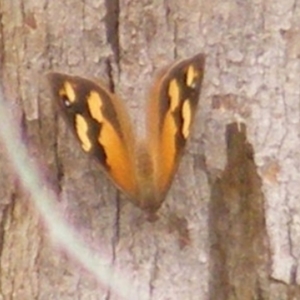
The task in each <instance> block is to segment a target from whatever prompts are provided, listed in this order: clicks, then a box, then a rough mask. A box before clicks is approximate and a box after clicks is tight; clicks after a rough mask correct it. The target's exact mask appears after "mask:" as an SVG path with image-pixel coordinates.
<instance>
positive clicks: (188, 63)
mask: <svg viewBox="0 0 300 300" xmlns="http://www.w3.org/2000/svg"><path fill="white" fill-rule="evenodd" d="M204 63H205V58H204V55H203V54H198V55H196V56H194V57H192V58H190V59H186V60H182V61H179V62H177V63H175V64H174V65H172V66H171V67H170V68H167V69H166V70H165V71H164V72H163V73H162V74H161V75H160V76H159V77H158V79H157V81H156V83H155V85H154V87H153V89H152V93H151V97H150V100H149V107H148V116H147V128H148V133H149V141H150V143H149V147H150V151H151V153H152V156H153V162H154V170H155V176H154V177H155V178H156V183H155V186H156V187H157V191H156V194H157V195H160V198H161V201H162V200H163V198H164V197H165V194H166V192H167V191H168V189H169V186H170V184H171V181H172V178H173V175H174V173H175V171H176V169H177V167H178V162H179V159H180V157H181V155H182V152H183V149H184V146H185V144H186V141H187V139H188V137H189V135H190V132H191V126H192V123H193V120H194V117H195V112H196V107H197V104H198V101H199V95H200V87H201V83H202V78H203V72H204Z"/></svg>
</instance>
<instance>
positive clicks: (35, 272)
mask: <svg viewBox="0 0 300 300" xmlns="http://www.w3.org/2000/svg"><path fill="white" fill-rule="evenodd" d="M299 17H300V2H299V1H280V0H275V1H263V0H257V1H252V2H251V1H250V2H248V1H244V2H243V1H234V0H228V1H225V2H224V1H216V0H212V1H204V0H202V1H199V0H188V1H183V0H180V1H171V0H165V1H147V0H142V1H137V0H131V1H128V0H127V1H125V0H106V1H93V0H86V1H78V0H77V1H75V0H66V1H56V0H53V1H50V0H48V1H47V0H40V1H34V0H27V1H22V0H13V1H11V0H0V20H1V22H0V38H1V40H0V41H1V44H0V47H1V50H0V61H1V64H0V72H1V73H0V74H1V75H0V76H1V77H0V78H1V87H2V91H3V94H4V98H5V102H6V104H7V105H8V106H9V108H10V112H11V114H12V118H13V124H11V126H13V127H15V128H17V129H18V130H19V131H20V132H21V133H22V142H23V144H24V145H26V148H27V151H28V152H29V154H30V158H31V159H32V160H34V161H35V162H37V163H38V165H39V174H40V176H41V177H43V178H45V179H44V184H45V187H46V186H47V187H50V188H51V189H52V190H53V191H55V192H56V194H57V195H58V197H57V203H55V205H56V206H57V207H59V210H60V212H61V213H62V214H63V216H64V220H66V221H67V222H68V224H69V225H70V227H71V228H73V229H74V230H75V231H76V232H77V233H78V234H79V235H80V236H81V238H82V239H83V240H84V241H85V243H86V245H87V246H88V247H89V248H91V249H93V250H94V253H95V255H100V256H105V257H106V259H107V261H109V264H110V265H111V266H112V267H113V268H114V270H116V272H120V274H123V275H122V276H123V277H124V279H125V280H126V281H127V282H129V283H130V287H129V288H130V294H128V295H127V296H126V297H123V298H125V299H191V300H192V299H195V300H196V299H197V300H198V299H203V300H205V299H237V300H240V299H300V291H299V287H298V285H299V283H300V275H299V271H298V260H299V256H300V252H299V250H298V249H300V229H299V218H300V201H299V200H300V199H299V197H300V196H299V195H300V188H299V186H300V185H299V182H300V175H299V174H300V172H299V171H298V169H299V168H298V166H299V163H300V158H299V157H300V156H299V150H298V149H299V144H300V141H299V112H300V107H299V94H300V89H299V81H298V77H299V72H300V62H299V55H300V47H299V42H298V40H299V28H298V22H299ZM199 52H203V53H205V54H206V58H207V59H206V71H205V76H204V83H203V87H202V93H201V98H200V105H199V108H198V115H197V120H196V122H195V126H194V132H193V137H192V139H191V141H190V142H189V143H188V146H187V149H186V151H185V156H184V158H183V160H182V162H181V164H180V168H179V170H178V172H177V175H176V178H175V180H174V182H173V184H172V187H171V190H170V192H169V194H168V197H167V199H166V201H165V202H164V204H163V206H162V207H161V209H160V210H159V219H158V220H157V221H156V222H153V223H150V222H148V221H147V220H146V217H145V215H144V213H143V212H142V211H140V210H139V209H138V208H136V207H134V206H133V205H132V204H131V203H130V202H128V201H126V200H125V199H124V197H123V196H122V195H120V194H119V193H118V192H117V190H116V189H115V187H114V186H113V185H112V184H111V182H110V181H109V180H107V179H106V177H105V176H104V175H103V174H102V173H101V171H100V169H99V167H98V166H97V165H95V164H94V162H93V161H92V160H90V158H88V157H87V156H85V154H84V153H82V151H81V150H80V147H79V146H78V143H77V141H75V139H74V137H73V136H72V134H71V131H70V130H69V129H68V127H67V126H66V124H65V123H64V122H63V121H62V118H61V117H60V115H59V114H57V111H56V110H55V108H54V106H53V100H52V99H51V93H50V89H49V86H48V84H47V81H46V78H45V76H44V75H45V74H46V73H47V72H49V71H62V72H66V73H70V74H74V75H79V76H83V77H87V78H102V79H103V80H104V81H105V82H106V83H107V85H108V86H109V87H110V89H112V90H113V91H115V92H116V93H117V94H118V95H120V96H121V98H122V99H123V100H124V101H125V102H126V105H127V106H128V108H129V110H130V115H131V117H132V120H133V121H134V124H135V127H136V128H137V129H138V131H140V130H142V126H143V125H141V124H143V118H141V117H140V115H144V113H143V112H144V105H145V102H146V99H147V95H148V94H147V93H148V90H149V87H150V86H151V82H152V81H153V80H154V77H155V73H156V72H157V70H159V69H161V68H163V67H165V66H166V65H168V64H170V63H171V62H173V61H174V60H175V59H179V58H180V59H182V58H187V57H189V56H192V55H194V54H196V53H199ZM144 99H145V100H144ZM4 145H5V143H4V142H3V143H2V144H1V148H0V170H1V172H0V199H1V209H0V211H1V214H0V242H1V243H0V270H1V272H0V299H39V300H40V299H120V298H121V297H120V291H117V290H116V288H115V287H114V285H113V282H111V286H110V287H108V286H106V285H105V284H103V282H101V280H99V278H96V277H95V276H94V275H93V274H92V273H91V272H90V271H89V269H86V268H85V267H83V265H82V264H81V263H79V262H78V261H77V260H75V259H74V258H73V257H72V256H71V255H70V252H69V250H68V249H66V248H62V247H61V245H60V244H59V242H58V241H57V240H56V239H55V234H53V237H54V238H52V239H51V238H50V234H49V230H48V229H47V228H49V226H50V233H52V231H51V224H50V225H49V224H46V221H45V217H44V216H43V214H41V212H40V211H39V209H37V206H36V205H34V202H33V201H32V194H31V191H30V190H28V189H27V188H26V187H24V186H22V184H21V182H22V178H20V174H18V172H16V171H15V169H14V168H13V167H12V165H13V164H12V163H11V162H10V159H11V153H8V152H7V151H5V146H4ZM16 150H17V149H16ZM41 201H43V199H41ZM51 213H52V212H51V211H49V214H51ZM69 246H70V248H74V247H76V245H69ZM133 295H134V296H133Z"/></svg>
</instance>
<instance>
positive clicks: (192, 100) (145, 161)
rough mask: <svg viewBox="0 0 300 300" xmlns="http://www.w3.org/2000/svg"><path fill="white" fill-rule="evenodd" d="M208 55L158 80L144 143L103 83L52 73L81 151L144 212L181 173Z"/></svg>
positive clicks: (156, 203)
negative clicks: (179, 165)
mask: <svg viewBox="0 0 300 300" xmlns="http://www.w3.org/2000/svg"><path fill="white" fill-rule="evenodd" d="M203 71H204V55H202V54H198V55H196V56H194V57H192V58H190V59H186V60H182V61H179V62H178V63H175V64H174V65H172V66H171V67H169V68H167V69H165V70H164V71H163V72H162V73H161V74H160V76H159V77H158V78H157V81H156V82H155V84H154V86H153V88H152V91H151V94H150V99H149V101H148V107H147V115H146V117H147V122H146V133H147V134H146V138H145V140H139V139H137V137H136V136H135V133H134V132H133V128H132V124H131V121H130V118H129V115H128V113H127V110H126V108H125V107H124V103H123V102H122V101H121V100H119V98H117V96H116V95H115V94H113V93H111V92H110V91H109V90H108V89H107V88H106V87H105V86H104V85H103V84H98V83H95V82H93V81H91V80H88V79H84V78H81V77H76V76H70V75H66V74H61V73H50V74H49V75H48V78H49V81H50V84H51V87H52V91H53V95H54V97H55V99H56V102H57V103H58V106H59V108H60V110H61V111H62V112H63V115H64V117H65V119H66V120H67V122H68V123H69V124H70V125H71V128H72V129H73V132H74V133H75V136H76V137H77V139H78V140H79V142H80V143H81V147H82V149H83V150H84V151H85V152H86V153H88V154H90V155H91V156H93V157H95V158H96V159H97V160H98V161H99V163H100V165H101V166H102V168H103V170H104V172H105V173H106V174H107V175H108V177H109V178H110V179H112V181H113V182H114V183H115V184H116V185H117V187H118V188H119V189H121V190H122V191H124V192H125V194H127V196H128V197H129V199H130V200H131V201H132V202H133V203H134V204H135V205H137V206H139V207H140V208H141V209H143V210H145V211H147V212H148V213H150V214H152V213H155V212H156V211H157V209H158V208H159V207H160V206H161V204H162V202H163V200H164V198H165V196H166V193H167V191H168V189H169V187H170V184H171V181H172V178H173V176H174V173H175V171H176V170H177V167H178V163H179V159H180V157H181V155H182V152H183V149H184V146H185V144H186V140H187V138H188V137H189V135H190V130H191V126H192V123H193V119H194V116H195V111H196V107H197V104H198V100H199V94H200V87H201V82H202V78H203Z"/></svg>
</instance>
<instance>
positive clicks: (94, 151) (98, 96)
mask: <svg viewBox="0 0 300 300" xmlns="http://www.w3.org/2000/svg"><path fill="white" fill-rule="evenodd" d="M48 78H49V81H50V84H51V87H52V92H53V95H54V97H55V100H56V102H57V104H58V106H59V108H60V110H61V111H62V112H63V115H64V117H65V119H66V120H67V122H68V123H69V124H70V125H71V127H72V129H73V132H74V133H75V136H76V137H77V139H78V140H79V142H80V144H81V147H82V149H83V150H84V151H85V152H86V153H88V154H90V155H92V156H94V157H96V158H97V160H98V161H99V162H100V164H101V166H102V167H103V170H104V171H105V173H107V174H108V176H109V177H110V178H111V179H112V180H113V181H114V183H115V184H116V185H117V186H118V187H119V188H120V189H122V190H123V191H124V192H125V193H126V194H127V195H128V196H129V197H130V198H131V199H135V198H136V194H137V183H136V171H135V165H134V151H135V140H134V136H133V132H132V126H131V123H130V120H129V116H128V114H127V111H126V108H125V107H124V105H123V103H122V102H121V101H120V100H119V99H118V98H117V97H116V96H115V95H114V94H112V93H110V92H109V91H108V90H107V89H106V88H105V87H104V86H103V85H99V84H96V83H95V82H93V81H90V80H87V79H84V78H81V77H73V76H69V75H66V74H61V73H50V74H49V75H48Z"/></svg>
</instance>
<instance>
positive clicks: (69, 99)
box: [58, 81, 76, 106]
mask: <svg viewBox="0 0 300 300" xmlns="http://www.w3.org/2000/svg"><path fill="white" fill-rule="evenodd" d="M58 93H59V96H60V97H61V98H62V100H63V101H64V104H65V105H66V106H70V105H71V104H72V103H74V102H75V100H76V94H75V91H74V88H73V86H72V84H71V83H70V82H69V81H65V82H64V86H63V87H62V88H61V89H60V90H59V92H58Z"/></svg>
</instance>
